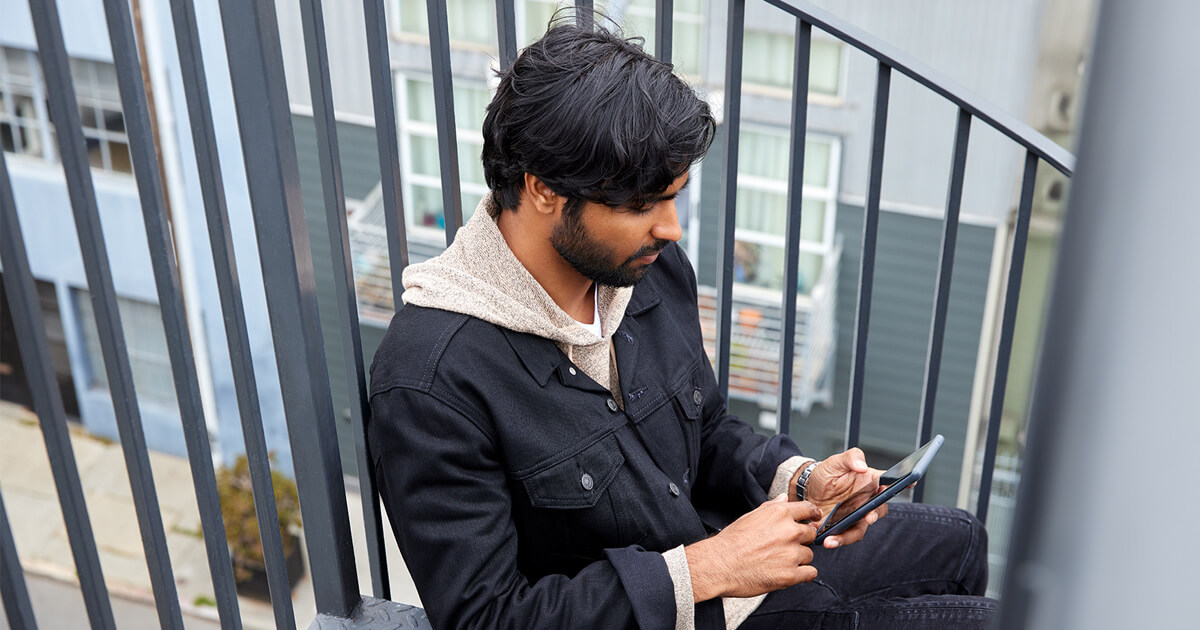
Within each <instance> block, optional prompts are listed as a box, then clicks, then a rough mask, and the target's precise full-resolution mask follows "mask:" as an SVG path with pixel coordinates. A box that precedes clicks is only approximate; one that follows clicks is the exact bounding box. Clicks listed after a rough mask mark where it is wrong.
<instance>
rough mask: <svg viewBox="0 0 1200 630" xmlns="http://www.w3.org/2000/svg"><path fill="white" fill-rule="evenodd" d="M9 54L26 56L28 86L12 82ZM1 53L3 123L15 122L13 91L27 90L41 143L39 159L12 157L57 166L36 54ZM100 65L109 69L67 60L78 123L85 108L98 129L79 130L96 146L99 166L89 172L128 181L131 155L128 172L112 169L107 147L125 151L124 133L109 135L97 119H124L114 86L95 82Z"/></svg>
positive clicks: (39, 63)
mask: <svg viewBox="0 0 1200 630" xmlns="http://www.w3.org/2000/svg"><path fill="white" fill-rule="evenodd" d="M13 50H16V51H18V53H20V52H23V53H24V54H25V55H26V58H27V61H28V63H29V68H30V69H31V74H32V76H31V77H29V85H23V84H21V83H20V82H15V81H14V80H13V75H12V74H10V73H9V71H8V66H7V57H6V54H7V52H8V51H13ZM4 53H5V54H4V55H0V57H4V59H5V60H4V61H0V64H2V67H0V98H3V100H4V105H5V108H6V111H9V112H12V114H9V115H4V116H3V119H4V120H5V122H10V124H11V122H12V120H16V119H17V117H16V108H15V103H14V100H13V91H14V89H16V90H18V91H21V93H22V94H24V93H25V92H24V91H23V90H25V89H29V90H30V91H31V92H32V98H33V102H34V113H35V115H36V117H37V118H36V120H34V121H33V122H35V123H36V126H37V128H38V130H39V135H40V136H41V142H42V147H41V155H40V156H38V155H34V154H20V153H14V154H13V155H17V156H24V157H26V158H33V159H37V158H40V159H42V160H44V161H46V162H57V161H58V154H57V152H56V150H55V144H54V140H53V135H52V132H51V127H52V125H51V123H50V112H49V109H48V108H47V106H46V84H45V81H44V80H43V77H42V69H41V60H40V59H39V58H38V55H37V53H36V52H35V51H31V50H22V49H19V48H10V47H4ZM101 64H103V65H110V66H111V65H112V64H108V63H106V62H103V61H93V60H90V59H81V58H76V57H72V58H71V66H72V67H71V79H72V81H74V87H75V98H76V101H77V104H78V107H79V109H80V119H81V122H82V117H83V111H82V110H83V109H84V108H88V109H91V110H92V114H93V118H95V119H96V124H97V125H98V127H83V128H82V131H83V135H84V139H85V140H95V141H97V142H99V144H100V162H101V163H100V165H99V166H97V165H93V166H92V169H94V170H98V171H103V172H106V173H111V174H113V175H116V176H125V177H129V176H132V175H133V163H132V155H131V156H130V157H131V160H130V164H129V170H118V169H114V168H113V161H112V146H111V145H112V143H116V142H119V143H121V144H124V145H125V147H126V150H127V151H129V150H130V149H129V133H128V131H124V132H117V131H109V130H108V129H106V128H103V127H104V126H105V125H104V117H103V116H102V115H100V114H101V112H104V111H112V112H116V113H117V114H119V115H121V116H122V117H124V115H125V112H124V109H123V108H122V107H121V99H120V96H119V95H118V93H117V86H116V84H115V83H113V84H112V85H111V86H105V85H101V84H100V82H99V81H98V80H97V77H96V68H97V66H98V65H101ZM81 70H85V72H86V76H83V75H84V74H85V72H81ZM106 91H108V92H111V96H108V97H106V96H105V94H104V93H105V92H106ZM20 120H21V121H22V122H25V123H28V122H29V121H30V119H28V118H21V119H20ZM124 126H125V125H124V122H122V127H124Z"/></svg>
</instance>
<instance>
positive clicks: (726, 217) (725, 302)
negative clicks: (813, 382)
mask: <svg viewBox="0 0 1200 630" xmlns="http://www.w3.org/2000/svg"><path fill="white" fill-rule="evenodd" d="M745 23H746V0H729V18H728V21H727V26H726V31H725V33H726V40H725V107H724V110H725V111H724V116H725V121H724V122H725V155H724V156H722V157H723V158H724V161H725V164H724V172H723V173H722V176H721V210H720V213H721V214H720V216H721V219H720V223H721V242H720V245H719V247H718V249H717V260H719V261H721V268H720V269H719V270H718V271H719V273H718V274H717V275H718V278H719V281H718V286H717V384H718V386H719V387H720V390H721V393H722V394H723V395H725V396H728V395H729V342H730V340H731V339H732V332H733V243H734V235H735V231H736V230H737V167H738V133H739V129H740V127H741V117H742V43H743V38H744V37H745V34H746V29H745Z"/></svg>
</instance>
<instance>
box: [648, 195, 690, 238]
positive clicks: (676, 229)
mask: <svg viewBox="0 0 1200 630" xmlns="http://www.w3.org/2000/svg"><path fill="white" fill-rule="evenodd" d="M659 205H660V206H661V208H659V210H658V212H656V213H655V214H657V215H658V217H656V218H657V219H658V220H657V221H656V222H655V224H654V227H653V228H652V229H651V230H650V235H651V236H653V237H654V238H656V239H659V240H664V241H678V240H679V239H681V238H683V228H682V227H680V225H679V213H678V212H676V210H675V200H674V199H669V200H667V201H663V202H661V203H660V204H659Z"/></svg>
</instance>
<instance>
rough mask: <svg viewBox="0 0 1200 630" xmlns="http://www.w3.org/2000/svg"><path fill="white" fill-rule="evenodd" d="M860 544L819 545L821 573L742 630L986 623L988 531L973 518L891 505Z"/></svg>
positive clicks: (990, 614)
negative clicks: (846, 545) (841, 545)
mask: <svg viewBox="0 0 1200 630" xmlns="http://www.w3.org/2000/svg"><path fill="white" fill-rule="evenodd" d="M889 509H890V511H889V513H888V515H887V516H886V517H885V518H883V519H882V520H880V521H879V522H877V523H875V524H874V525H872V526H871V527H870V528H869V529H868V530H867V535H866V537H864V538H863V540H862V541H860V542H859V543H857V544H854V545H850V546H848V547H845V548H842V549H824V548H815V547H814V549H813V563H812V564H813V566H815V567H816V568H817V573H818V574H817V579H816V581H814V582H811V583H807V584H797V585H796V586H793V587H791V588H786V589H783V590H781V591H776V592H774V593H771V594H770V595H768V596H767V598H766V599H765V600H764V601H763V603H762V605H761V606H759V607H758V610H756V611H754V614H752V615H751V616H750V618H749V619H747V620H746V621H745V623H743V624H742V625H741V626H739V630H759V629H764V628H778V629H781V630H782V629H787V630H808V629H810V628H836V629H842V628H845V629H855V630H858V629H861V630H880V629H892V628H897V629H899V628H904V629H906V630H907V629H915V628H955V629H960V628H962V629H970V628H981V629H982V628H986V627H988V625H989V624H990V622H991V621H992V620H993V618H994V617H995V615H996V611H997V603H996V601H995V600H992V599H988V598H986V597H983V593H984V592H985V590H986V589H987V532H986V531H985V530H984V529H983V525H981V524H980V523H979V521H978V519H976V518H975V517H974V516H972V515H971V514H969V513H967V512H963V511H962V510H955V509H952V508H946V507H941V506H934V505H915V504H911V503H892V504H890V506H889Z"/></svg>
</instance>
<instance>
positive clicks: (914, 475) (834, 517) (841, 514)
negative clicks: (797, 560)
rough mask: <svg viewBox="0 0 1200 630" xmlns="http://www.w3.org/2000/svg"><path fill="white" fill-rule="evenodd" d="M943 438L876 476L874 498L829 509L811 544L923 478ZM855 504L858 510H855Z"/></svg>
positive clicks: (841, 528) (867, 512) (843, 526)
mask: <svg viewBox="0 0 1200 630" xmlns="http://www.w3.org/2000/svg"><path fill="white" fill-rule="evenodd" d="M945 441H946V438H944V437H942V435H941V434H940V433H939V434H938V435H935V436H934V437H933V439H932V440H930V441H929V442H927V443H926V444H925V445H924V446H922V447H921V448H919V449H917V450H916V451H914V452H913V454H912V455H909V456H908V457H905V458H904V459H902V460H900V462H899V463H897V464H896V465H895V466H892V467H891V468H889V469H887V470H886V471H885V472H884V473H883V474H882V475H880V476H879V489H878V491H876V493H875V495H874V496H872V497H871V498H870V499H867V501H866V503H863V504H861V505H858V501H861V498H859V497H853V498H850V499H847V500H845V501H842V502H841V503H839V504H837V506H835V507H834V508H833V512H832V513H831V514H830V515H829V518H827V519H825V525H824V526H823V527H822V528H821V531H820V532H818V533H817V537H816V538H815V539H814V540H813V544H814V545H820V544H821V543H823V542H824V541H825V539H826V538H828V537H829V536H833V535H836V534H840V533H842V532H844V531H846V530H847V529H850V527H851V526H852V525H854V524H855V523H857V522H858V521H859V519H861V518H863V517H864V516H866V515H867V514H870V513H871V510H874V509H875V508H877V507H879V506H881V505H883V504H884V503H887V502H888V501H889V500H890V499H891V498H892V497H894V496H896V495H898V494H900V493H901V492H903V491H904V489H905V488H909V487H911V486H913V485H914V484H916V483H917V482H918V481H920V480H921V477H924V476H925V471H926V470H928V469H929V464H930V462H932V461H933V457H934V456H935V455H937V452H938V450H939V449H941V448H942V443H943V442H945ZM856 505H858V507H855V506H856Z"/></svg>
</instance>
